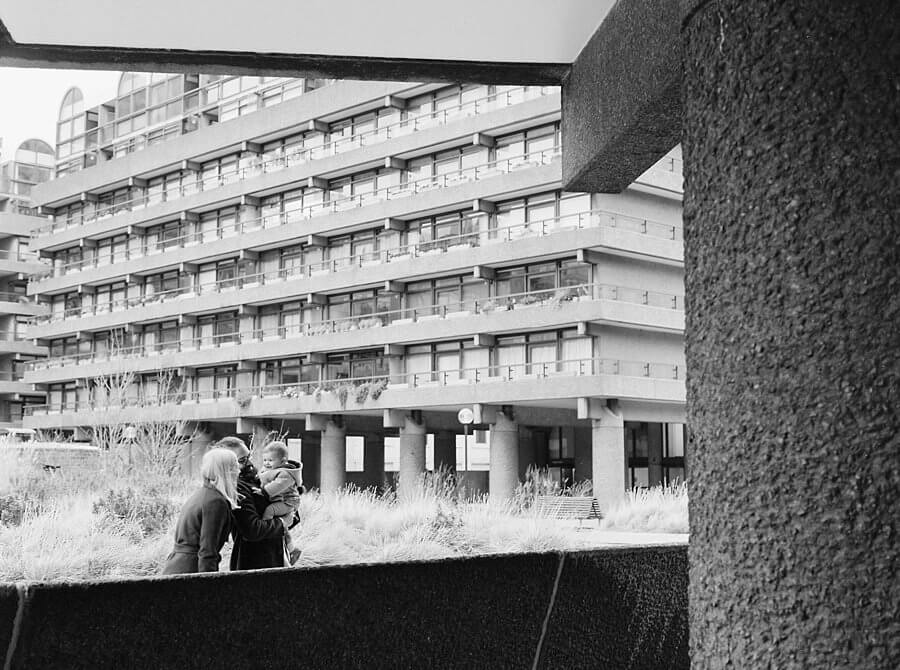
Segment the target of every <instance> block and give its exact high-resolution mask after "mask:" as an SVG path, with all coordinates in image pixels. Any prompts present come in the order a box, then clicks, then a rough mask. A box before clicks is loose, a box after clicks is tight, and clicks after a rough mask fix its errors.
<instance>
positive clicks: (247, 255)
mask: <svg viewBox="0 0 900 670" xmlns="http://www.w3.org/2000/svg"><path fill="white" fill-rule="evenodd" d="M258 258H259V252H258V251H251V250H250V249H241V250H240V251H238V260H239V261H255V260H257V259H258Z"/></svg>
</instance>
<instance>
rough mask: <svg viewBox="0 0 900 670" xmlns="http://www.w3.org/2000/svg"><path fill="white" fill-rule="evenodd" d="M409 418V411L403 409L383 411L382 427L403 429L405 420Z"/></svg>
mask: <svg viewBox="0 0 900 670" xmlns="http://www.w3.org/2000/svg"><path fill="white" fill-rule="evenodd" d="M408 417H409V410H405V409H386V410H384V418H383V420H382V421H383V426H384V427H385V428H403V427H404V426H405V425H406V419H407V418H408Z"/></svg>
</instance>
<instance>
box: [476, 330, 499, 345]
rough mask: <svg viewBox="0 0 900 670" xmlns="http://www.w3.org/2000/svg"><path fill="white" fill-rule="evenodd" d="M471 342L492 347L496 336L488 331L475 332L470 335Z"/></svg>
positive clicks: (495, 341)
mask: <svg viewBox="0 0 900 670" xmlns="http://www.w3.org/2000/svg"><path fill="white" fill-rule="evenodd" d="M472 344H473V345H475V346H476V347H493V346H494V345H495V344H497V336H496V335H490V334H488V333H475V335H473V336H472Z"/></svg>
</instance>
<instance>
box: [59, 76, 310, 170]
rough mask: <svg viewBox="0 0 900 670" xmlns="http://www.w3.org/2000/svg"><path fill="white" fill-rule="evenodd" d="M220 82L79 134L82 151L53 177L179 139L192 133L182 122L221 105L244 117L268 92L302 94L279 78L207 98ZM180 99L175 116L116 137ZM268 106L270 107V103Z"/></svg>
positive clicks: (294, 83) (299, 82) (300, 83)
mask: <svg viewBox="0 0 900 670" xmlns="http://www.w3.org/2000/svg"><path fill="white" fill-rule="evenodd" d="M234 78H236V77H231V78H229V79H234ZM223 83H224V81H223V80H221V79H217V80H216V81H212V82H209V83H207V84H204V85H203V86H200V87H199V88H196V89H191V90H188V91H183V92H180V93H178V94H177V95H175V96H173V97H170V98H168V99H165V100H162V101H160V102H157V103H154V104H152V105H149V106H147V107H145V108H143V109H142V110H140V111H139V112H137V113H136V114H132V115H128V116H127V117H121V118H117V119H114V120H112V121H108V122H106V123H103V124H100V125H98V126H96V127H93V128H88V129H86V130H84V131H82V132H81V133H79V135H77V136H75V137H73V138H71V139H72V140H78V139H79V138H80V139H81V140H82V144H83V147H84V148H82V149H79V150H77V151H74V152H73V153H71V154H69V155H67V156H65V157H64V158H63V159H61V160H59V161H57V168H59V167H60V166H63V167H64V170H63V171H62V172H59V170H57V178H60V177H62V176H64V175H66V174H71V173H72V172H78V171H80V170H82V169H83V167H82V166H80V165H78V163H77V162H75V163H73V161H78V159H79V158H80V157H82V156H84V155H92V154H93V155H97V154H99V152H100V151H108V152H112V153H113V154H114V155H115V154H116V152H117V151H118V150H120V149H123V148H124V149H127V151H126V152H125V153H133V152H135V151H139V150H141V149H143V148H144V147H145V146H150V145H153V144H156V143H157V142H160V141H166V140H168V139H171V138H173V137H178V136H181V135H182V134H184V133H185V132H192V131H191V130H184V121H185V120H187V119H190V118H191V117H194V116H196V117H199V116H200V115H202V114H208V113H210V112H212V111H213V110H217V109H218V108H219V107H220V106H221V105H223V104H225V105H227V106H231V107H233V109H234V111H235V112H236V116H243V115H244V114H248V113H251V112H255V111H257V110H258V109H259V108H260V107H261V105H258V102H259V101H262V100H263V99H264V98H265V97H266V96H269V95H271V93H272V91H275V90H280V95H281V96H282V97H283V96H284V95H285V94H288V93H290V94H291V95H290V96H289V97H288V98H286V99H291V98H293V97H296V96H297V95H300V94H302V93H303V90H302V89H303V87H304V86H305V80H304V79H294V78H287V77H279V78H277V79H276V80H275V81H270V82H266V83H265V84H260V85H259V86H258V87H255V88H254V89H253V90H251V91H249V92H248V91H246V90H245V91H237V92H235V93H232V94H231V95H227V96H222V97H218V94H216V96H214V97H212V98H210V96H209V91H211V90H212V89H214V88H218V87H219V86H220V85H221V84H223ZM298 88H299V89H301V90H300V93H296V94H294V93H292V92H293V91H296V90H297V89H298ZM201 98H206V102H201ZM182 100H184V103H185V105H184V110H183V112H180V113H179V114H177V116H174V117H172V116H169V117H168V118H166V119H165V120H163V121H159V122H157V123H154V124H151V125H148V126H144V127H143V128H141V129H140V130H134V131H130V132H127V133H124V134H121V135H120V134H119V125H120V124H121V123H123V122H126V123H127V122H130V120H131V119H132V118H134V117H135V116H140V115H143V114H145V113H148V112H150V111H151V110H157V109H165V108H166V107H167V105H171V104H173V103H176V104H180V103H181V102H182ZM244 103H252V104H244ZM268 106H270V105H266V107H268ZM271 106H274V104H273V105H271Z"/></svg>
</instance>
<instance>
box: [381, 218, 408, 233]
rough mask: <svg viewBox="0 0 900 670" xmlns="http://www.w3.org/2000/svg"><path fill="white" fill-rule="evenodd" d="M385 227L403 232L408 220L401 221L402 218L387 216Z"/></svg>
mask: <svg viewBox="0 0 900 670" xmlns="http://www.w3.org/2000/svg"><path fill="white" fill-rule="evenodd" d="M384 229H385V230H394V231H397V232H398V233H402V232H403V231H405V230H406V221H401V220H400V219H392V218H387V219H385V220H384Z"/></svg>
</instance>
